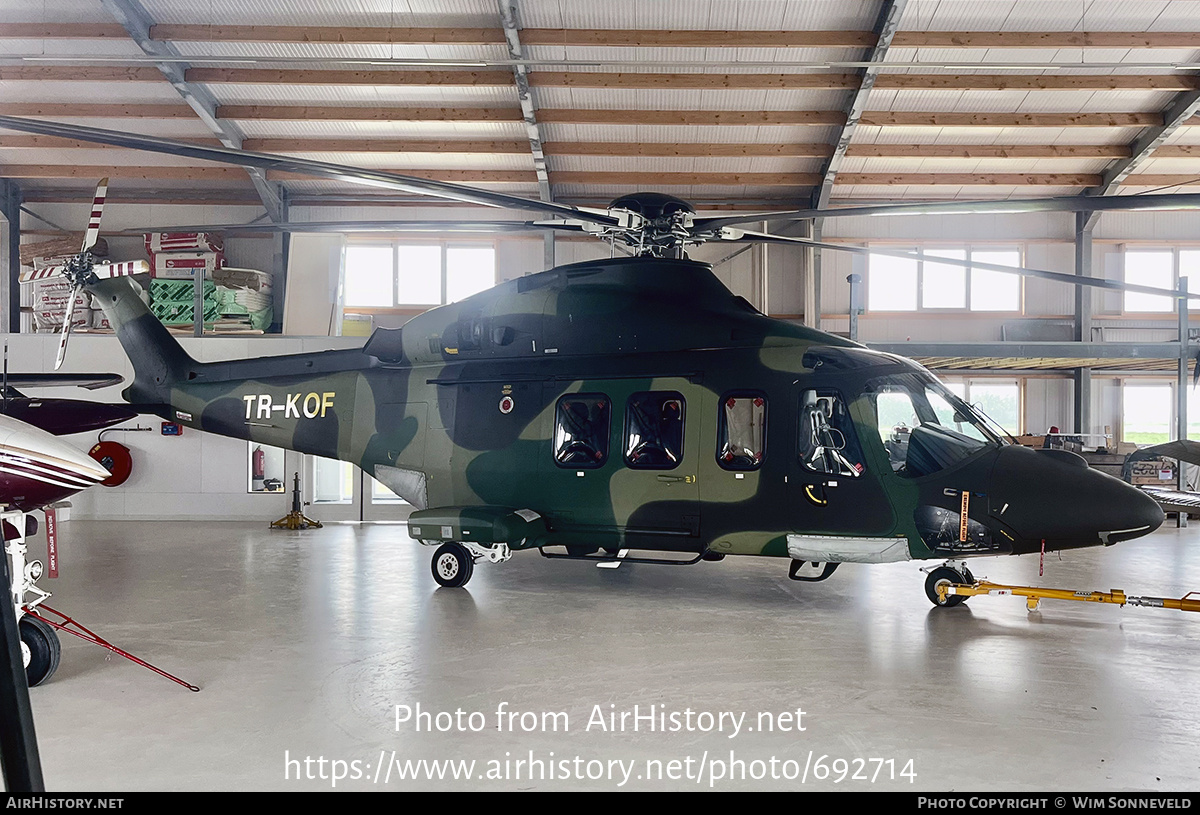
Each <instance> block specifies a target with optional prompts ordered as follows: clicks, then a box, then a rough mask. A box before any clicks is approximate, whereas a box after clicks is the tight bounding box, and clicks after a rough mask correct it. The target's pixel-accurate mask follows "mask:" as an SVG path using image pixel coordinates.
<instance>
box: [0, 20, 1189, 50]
mask: <svg viewBox="0 0 1200 815" xmlns="http://www.w3.org/2000/svg"><path fill="white" fill-rule="evenodd" d="M10 26H11V24H10ZM10 26H0V36H14V35H11V34H10V35H6V34H5V33H4V29H5V28H6V27H10ZM41 30H42V31H46V30H50V31H53V30H54V26H53V24H51V25H49V26H43V27H42V29H41ZM27 36H28V35H27ZM42 36H55V35H53V34H43V35H42ZM57 36H68V35H67V34H60V35H57ZM75 36H84V33H83V32H80V31H78V29H76V33H75ZM150 36H151V37H152V38H153V39H155V40H177V41H184V42H294V43H348V44H349V43H358V44H362V43H366V44H404V45H444V44H457V45H503V44H504V42H505V40H504V32H503V30H501V29H500V28H438V27H428V28H412V27H406V28H389V27H384V26H261V25H250V26H246V25H205V24H182V25H176V24H172V25H166V24H160V25H156V26H154V27H153V28H152V29H151V30H150ZM521 39H522V42H523V43H524V44H525V45H526V46H532V45H574V46H611V47H634V48H638V47H641V48H671V47H680V48H713V47H718V48H719V47H727V48H872V47H874V45H875V43H876V42H878V36H877V35H876V34H875V33H874V32H871V31H818V30H805V31H770V30H768V31H710V30H674V31H664V30H644V29H620V30H613V29H608V30H605V29H600V30H596V29H586V28H577V29H553V28H526V29H522V31H521ZM1198 41H1200V35H1198V34H1196V33H1194V32H1181V31H1089V32H1080V31H898V32H897V33H896V36H895V38H894V39H893V44H894V45H895V46H896V47H897V48H929V47H932V48H1196V47H1197V42H1198Z"/></svg>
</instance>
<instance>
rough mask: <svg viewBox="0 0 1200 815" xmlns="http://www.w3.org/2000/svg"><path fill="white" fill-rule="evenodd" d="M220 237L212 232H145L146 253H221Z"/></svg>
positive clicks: (222, 248)
mask: <svg viewBox="0 0 1200 815" xmlns="http://www.w3.org/2000/svg"><path fill="white" fill-rule="evenodd" d="M224 248H225V247H224V244H223V243H222V242H221V236H220V235H218V234H216V233H214V232H147V233H146V251H147V252H149V253H150V254H152V255H154V254H157V253H159V252H221V251H223V250H224Z"/></svg>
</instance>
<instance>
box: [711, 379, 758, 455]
mask: <svg viewBox="0 0 1200 815" xmlns="http://www.w3.org/2000/svg"><path fill="white" fill-rule="evenodd" d="M766 430H767V399H766V397H765V396H763V395H762V394H761V393H753V392H751V393H746V392H742V393H730V394H727V395H726V396H725V397H724V398H723V399H722V400H721V407H720V411H719V412H718V419H717V463H718V464H720V465H721V467H723V468H724V469H726V470H757V469H758V468H759V467H760V466H761V465H762V459H763V445H764V444H765V441H766V438H765V437H766Z"/></svg>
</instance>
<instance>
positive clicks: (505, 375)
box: [0, 116, 1200, 606]
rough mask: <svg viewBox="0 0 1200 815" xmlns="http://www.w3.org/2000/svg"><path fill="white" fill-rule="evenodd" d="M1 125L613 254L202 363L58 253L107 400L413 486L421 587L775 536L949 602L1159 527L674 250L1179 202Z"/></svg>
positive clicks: (397, 488)
mask: <svg viewBox="0 0 1200 815" xmlns="http://www.w3.org/2000/svg"><path fill="white" fill-rule="evenodd" d="M0 127H2V128H7V129H13V130H20V131H25V132H30V133H37V134H42V135H52V136H63V137H67V138H73V139H78V140H83V141H91V142H96V143H102V144H110V145H114V146H119V147H127V148H134V149H141V150H149V151H154V152H160V153H167V154H170V155H175V156H182V157H189V158H196V159H203V160H208V161H218V162H224V163H230V164H235V165H240V166H246V167H257V168H260V169H268V170H285V171H288V172H292V173H301V174H305V175H309V176H315V177H324V178H336V179H340V180H343V181H352V182H355V183H360V184H366V185H371V186H376V187H383V188H387V189H394V190H402V191H405V192H417V193H422V194H428V195H433V196H437V197H441V198H446V199H451V200H457V201H466V202H470V203H475V204H483V205H487V206H496V207H505V208H510V209H517V210H522V211H534V212H539V213H541V214H543V215H549V216H553V217H552V218H549V219H544V220H531V221H498V222H478V221H457V222H451V223H446V224H445V226H446V228H447V229H455V228H461V229H472V230H478V229H481V228H484V226H491V227H494V228H495V229H498V230H499V229H508V230H514V229H530V230H545V229H550V230H560V231H563V230H565V231H571V232H577V233H585V234H589V235H593V236H595V237H597V238H600V239H603V240H606V241H609V242H610V243H612V244H613V245H616V244H618V243H619V244H621V245H623V246H625V247H627V248H628V249H630V250H631V251H632V253H633V256H632V257H611V258H609V259H605V260H595V261H586V262H583V263H576V264H572V265H568V266H560V267H556V268H553V269H549V270H547V271H542V272H538V273H534V274H528V275H526V276H523V277H520V278H517V279H514V280H509V281H507V282H503V283H500V284H498V285H497V286H496V287H495V288H492V289H489V290H486V291H483V292H480V293H478V294H475V295H473V296H470V297H467V298H464V299H463V300H461V301H459V302H456V303H451V304H448V305H444V306H441V307H438V308H434V309H431V310H429V311H427V312H425V313H424V314H421V315H419V316H417V317H415V318H413V319H412V320H410V321H409V322H408V323H407V324H405V325H404V326H403V327H402V328H399V329H383V328H380V329H377V330H376V331H375V332H374V333H373V334H372V335H371V336H370V338H369V339H368V340H367V341H366V342H365V344H364V345H363V346H362V347H361V348H356V349H348V350H338V351H325V352H320V353H308V354H297V355H289V356H272V357H262V358H250V359H240V360H232V361H225V362H213V363H200V362H197V361H196V360H194V359H192V358H191V357H190V356H189V355H188V354H187V353H186V352H185V351H184V350H183V349H182V347H180V346H179V344H178V343H177V342H176V341H175V339H174V338H173V337H172V336H171V335H170V334H169V332H168V331H167V330H166V329H165V328H164V327H163V325H162V324H161V323H160V322H159V321H158V320H157V319H156V318H155V317H154V316H153V315H152V314H151V313H150V311H149V310H148V309H147V308H146V306H145V304H144V303H143V301H142V300H141V299H140V297H139V295H138V291H137V286H136V284H135V283H134V281H133V280H131V279H130V278H129V277H128V276H123V275H120V274H118V273H111V272H109V273H105V274H98V273H97V271H96V269H94V268H93V267H92V266H91V264H90V263H89V262H88V261H87V259H86V258H82V257H81V258H80V259H79V260H78V262H72V263H69V264H67V265H66V266H65V267H64V268H63V269H62V270H61V271H60V272H59V273H60V274H62V275H63V276H65V277H67V278H68V279H69V280H71V281H72V282H73V283H74V285H75V286H76V287H77V288H82V289H83V290H86V291H88V292H90V293H91V294H92V295H93V297H94V298H95V301H96V302H97V303H98V304H99V306H100V307H101V308H103V309H104V311H105V313H106V314H107V316H108V319H109V321H110V323H111V324H112V325H113V326H114V328H115V329H116V333H117V337H118V338H119V340H120V342H121V344H122V346H123V348H124V350H125V352H126V354H127V355H128V356H129V358H130V360H131V362H132V364H133V367H134V371H135V376H134V379H133V382H132V384H131V385H130V386H129V387H128V388H127V389H126V390H125V391H124V392H123V397H124V398H125V399H126V400H127V401H129V402H131V403H138V404H142V405H158V406H159V409H158V412H159V414H160V415H162V416H163V417H164V418H166V419H167V420H169V421H173V422H178V423H180V424H183V425H187V426H189V427H193V428H195V429H198V430H203V431H206V432H212V433H217V434H220V435H224V436H229V437H233V438H238V439H248V440H251V441H253V442H255V443H262V444H269V445H273V446H277V447H282V448H286V449H290V450H295V451H299V452H302V453H307V454H313V455H318V456H323V457H327V458H334V459H340V460H343V461H349V462H352V463H354V464H356V465H358V466H359V467H361V468H362V469H363V470H364V471H366V472H367V473H369V474H371V475H372V476H374V477H375V478H376V479H377V480H379V481H380V482H382V483H383V484H384V485H385V486H387V487H388V488H390V489H391V490H392V491H393V492H395V493H396V494H397V495H399V496H400V497H402V498H403V499H405V500H406V501H407V502H408V503H410V504H411V505H412V506H413V507H414V511H413V513H412V515H411V516H410V518H409V521H408V527H409V535H410V537H412V538H413V539H414V540H416V541H418V542H419V543H421V544H423V545H425V546H428V547H430V548H431V549H433V553H432V557H431V561H430V569H431V572H432V576H433V578H434V580H435V581H436V583H437V584H438V585H439V586H443V587H461V586H464V585H466V583H467V582H468V581H469V580H470V578H471V577H472V574H473V571H474V567H475V565H476V564H477V563H479V562H484V561H486V562H489V563H502V562H506V561H508V560H510V559H511V558H512V556H513V555H514V554H515V553H518V552H523V551H529V550H537V551H538V552H539V553H541V554H542V555H543V556H546V557H556V558H566V559H575V560H587V561H596V562H598V565H601V566H605V567H610V568H611V567H616V566H619V565H620V564H621V563H670V564H693V563H698V562H701V561H720V560H723V559H724V558H726V557H728V556H738V555H742V556H751V555H753V556H763V557H775V558H779V559H783V560H785V561H786V562H787V563H788V576H789V577H790V578H792V579H795V580H802V581H810V582H816V581H821V580H825V579H827V578H829V577H830V576H831V575H832V574H833V573H834V571H835V570H836V569H837V568H838V567H839V566H840V565H841V564H842V563H889V562H904V561H910V560H911V561H931V562H932V563H933V565H930V566H927V567H926V568H925V569H923V571H925V572H926V574H927V578H926V581H925V589H926V594H927V596H928V597H929V599H930V601H931V602H932V603H934V605H936V606H952V605H957V604H959V603H961V602H963V601H964V600H965V599H966V597H965V596H963V595H958V594H953V593H950V592H947V591H945V587H946V586H947V585H951V584H971V583H972V582H973V581H974V578H973V575H972V574H971V572H970V570H969V568H968V566H967V561H968V560H970V559H973V558H978V557H984V556H999V555H1020V554H1027V553H1034V552H1038V551H1043V552H1045V551H1050V552H1053V551H1060V550H1068V549H1075V548H1081V547H1088V546H1111V545H1114V544H1117V543H1120V542H1124V541H1128V540H1132V539H1135V538H1138V537H1141V536H1144V535H1147V534H1149V533H1150V532H1153V531H1154V530H1155V529H1157V528H1158V527H1159V526H1160V525H1161V524H1162V522H1163V518H1164V516H1163V513H1162V510H1161V509H1160V508H1159V506H1158V505H1157V503H1156V502H1155V501H1154V500H1153V499H1152V498H1150V497H1149V496H1147V495H1146V494H1145V493H1143V492H1141V491H1139V490H1137V489H1135V488H1133V487H1131V486H1129V485H1128V484H1125V483H1124V482H1122V481H1120V480H1119V479H1116V478H1113V477H1110V476H1107V475H1104V474H1102V473H1099V472H1096V471H1094V470H1090V469H1089V468H1088V467H1087V465H1086V463H1085V462H1084V461H1083V459H1082V458H1080V457H1079V456H1076V455H1074V454H1071V453H1067V452H1064V451H1061V450H1033V449H1028V448H1024V447H1021V446H1018V445H1015V444H1010V443H1008V441H1007V440H1006V436H1005V433H1004V431H1003V430H1002V429H1000V428H998V427H996V426H995V425H994V424H993V423H992V422H991V421H990V420H989V419H988V418H987V417H986V416H985V415H983V414H982V413H981V412H979V411H978V410H976V409H975V408H974V407H972V406H971V405H969V404H967V403H965V402H964V401H963V400H961V399H959V398H958V397H957V396H955V395H954V394H953V393H951V392H950V391H949V390H948V389H947V388H946V387H945V386H944V385H942V383H940V382H939V381H938V380H937V378H936V377H935V376H934V375H933V374H932V373H930V372H929V371H928V370H926V369H925V368H923V367H922V366H921V365H919V364H918V363H916V362H914V361H912V360H909V359H906V358H904V357H900V356H896V355H892V354H887V353H882V352H878V351H873V350H869V349H867V348H866V347H864V346H862V345H860V344H859V343H856V342H853V341H850V340H848V339H845V338H842V337H839V336H836V335H833V334H828V333H825V332H822V331H819V330H816V329H813V328H809V327H805V326H800V325H796V324H793V323H789V322H786V321H782V320H778V319H772V318H770V317H767V316H765V315H763V314H761V313H759V312H758V311H757V310H756V309H755V308H754V307H753V306H751V305H750V304H749V303H748V302H747V301H745V300H744V299H742V298H740V297H738V296H736V295H734V294H733V293H731V292H730V291H729V290H728V289H727V288H726V287H725V286H724V285H723V284H722V283H721V282H720V281H719V280H718V278H717V277H716V276H715V275H714V274H713V271H712V268H711V267H710V266H709V265H708V264H705V263H701V262H698V261H694V260H690V259H688V257H687V252H686V250H687V248H688V247H690V246H695V245H698V244H700V243H704V242H707V241H722V242H737V241H755V242H764V243H766V242H772V243H788V244H794V245H809V246H817V247H821V248H828V249H832V250H842V249H844V248H845V247H842V246H840V245H837V244H822V243H819V242H816V241H811V240H808V239H803V238H792V237H787V236H781V235H775V234H768V233H763V232H751V231H747V230H745V229H743V228H742V225H743V224H746V223H751V222H762V221H765V220H769V221H796V220H805V219H812V218H828V217H841V216H845V215H862V214H873V215H889V214H920V213H937V214H943V213H954V212H1001V211H1002V212H1012V211H1100V210H1110V209H1111V210H1117V209H1164V208H1169V209H1196V208H1200V195H1192V194H1170V195H1139V196H1125V197H1089V196H1066V197H1057V198H1042V199H1021V200H1012V199H1010V200H1003V201H979V202H976V201H954V202H944V203H933V204H924V203H920V204H918V203H912V204H907V203H906V204H893V205H879V206H854V207H841V208H834V209H800V210H794V211H788V212H767V213H755V214H747V215H741V214H735V215H729V214H725V215H716V216H702V215H700V214H699V213H697V211H696V210H695V208H694V207H692V206H691V204H689V203H688V202H687V201H684V200H682V199H679V198H676V197H674V196H669V195H664V194H661V193H653V192H650V193H636V194H631V195H626V196H622V197H620V198H618V199H616V200H615V201H613V202H612V204H611V205H610V206H609V207H608V208H607V209H589V208H584V207H575V206H569V205H565V204H560V203H556V202H552V201H540V200H529V199H525V198H520V197H517V196H513V195H507V194H503V193H496V192H492V191H486V190H479V189H475V188H472V187H469V186H464V185H459V184H451V183H447V182H438V181H430V180H426V179H421V178H415V177H411V176H404V175H399V174H396V173H388V172H383V171H378V170H368V169H362V168H355V167H349V166H344V165H336V164H329V163H325V162H318V161H310V160H305V159H298V158H292V157H287V156H278V155H272V154H266V153H254V152H248V151H242V150H235V149H230V148H210V147H202V146H197V145H194V144H189V143H185V142H179V141H174V140H170V139H162V138H157V137H151V136H144V135H139V134H131V133H122V132H118V131H111V130H102V129H98V128H88V127H82V126H77V125H66V124H59V123H54V122H43V121H35V120H29V119H21V118H16V117H9V116H0ZM243 226H245V225H243ZM419 227H420V225H414V223H413V222H403V221H390V222H374V223H373V224H367V225H362V224H353V225H349V226H348V225H345V224H343V225H340V228H342V229H347V228H354V229H361V228H379V229H392V230H403V229H406V228H419ZM181 228H182V227H181ZM205 228H206V229H209V230H220V229H223V227H213V226H207V227H205ZM229 228H230V229H234V228H236V226H235V225H231V226H230V227H229ZM253 228H254V229H255V230H261V229H262V228H263V226H262V225H260V224H255V225H254V226H253ZM267 228H276V229H280V230H294V231H308V230H311V229H319V228H339V227H338V225H323V226H320V225H318V226H314V225H309V224H283V225H276V226H275V227H270V226H268V227H267ZM425 228H428V227H427V226H425ZM895 254H900V255H902V256H904V253H895ZM939 262H942V261H939ZM945 262H947V263H950V264H951V265H955V264H957V265H962V266H968V265H974V266H976V267H979V268H992V269H998V270H1001V271H1006V272H1010V273H1016V274H1023V275H1034V276H1039V277H1044V278H1048V279H1052V280H1059V281H1061V282H1064V283H1070V284H1072V285H1092V286H1100V287H1104V288H1110V289H1119V290H1130V291H1133V290H1137V291H1144V292H1150V293H1155V294H1160V295H1168V296H1171V297H1178V296H1186V295H1182V294H1181V293H1179V292H1174V291H1168V290H1160V289H1157V288H1153V287H1147V286H1140V285H1134V284H1126V283H1120V282H1117V281H1109V280H1100V279H1096V278H1086V277H1085V278H1080V277H1076V276H1074V275H1065V274H1059V273H1055V272H1050V271H1045V270H1036V269H1028V268H1023V267H1010V266H998V265H990V264H979V263H974V264H969V263H968V262H966V261H953V260H947V261H945ZM97 268H98V267H97ZM1193 296H1195V295H1193ZM65 341H66V335H65V334H64V348H65ZM60 357H61V354H60ZM631 553H637V554H631Z"/></svg>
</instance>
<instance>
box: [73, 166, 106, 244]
mask: <svg viewBox="0 0 1200 815" xmlns="http://www.w3.org/2000/svg"><path fill="white" fill-rule="evenodd" d="M107 196H108V179H107V178H102V179H100V183H99V184H97V185H96V197H95V198H93V199H92V215H91V218H89V219H88V228H87V232H86V233H85V234H84V236H83V247H82V248H81V249H80V250H79V251H80V252H86V251H87V250H89V249H91V248H92V247H93V246H95V245H96V238H98V237H100V216H101V215H102V214H103V213H104V199H105V198H106V197H107Z"/></svg>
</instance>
